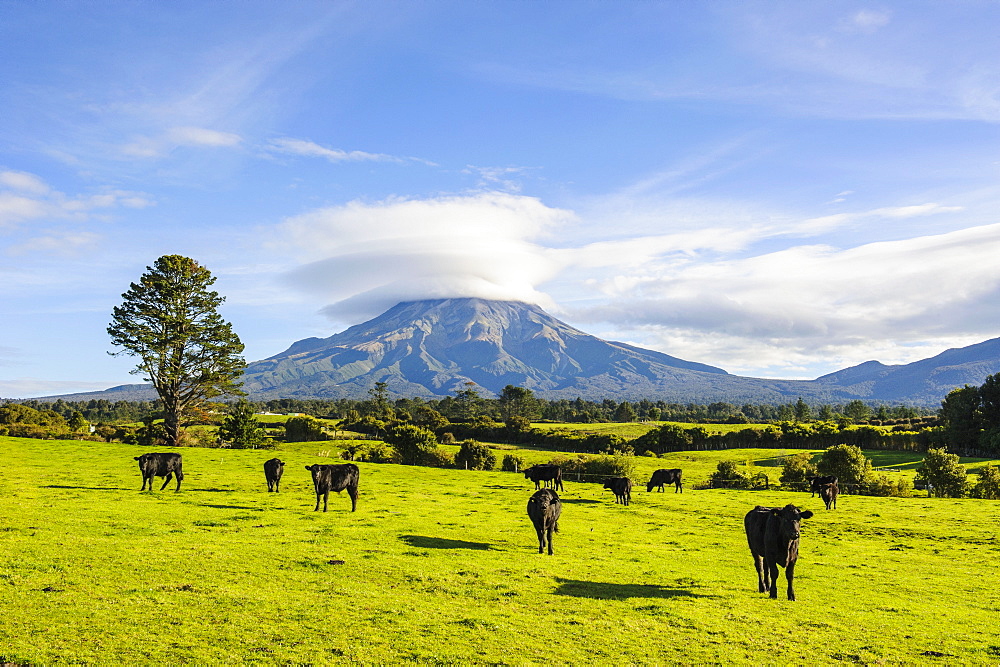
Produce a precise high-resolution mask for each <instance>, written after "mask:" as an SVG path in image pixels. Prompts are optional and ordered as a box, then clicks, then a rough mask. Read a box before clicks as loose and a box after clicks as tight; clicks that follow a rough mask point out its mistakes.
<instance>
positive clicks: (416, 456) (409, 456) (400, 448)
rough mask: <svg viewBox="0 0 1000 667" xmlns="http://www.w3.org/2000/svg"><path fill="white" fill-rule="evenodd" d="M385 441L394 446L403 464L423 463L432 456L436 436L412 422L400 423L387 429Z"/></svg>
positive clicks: (435, 446) (435, 447) (435, 445)
mask: <svg viewBox="0 0 1000 667" xmlns="http://www.w3.org/2000/svg"><path fill="white" fill-rule="evenodd" d="M385 441H386V442H388V443H389V444H390V445H392V446H393V447H395V448H396V453H397V454H399V459H400V462H401V463H403V464H404V465H411V466H417V465H423V464H425V463H428V462H429V461H431V460H432V459H433V458H434V451H435V450H436V449H437V444H438V442H437V438H436V437H435V436H434V432H433V431H429V430H428V429H426V428H421V427H420V426H414V425H413V424H400V425H399V426H395V427H393V428H391V429H390V430H389V432H388V433H387V434H386V436H385Z"/></svg>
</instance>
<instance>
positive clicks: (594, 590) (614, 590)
mask: <svg viewBox="0 0 1000 667" xmlns="http://www.w3.org/2000/svg"><path fill="white" fill-rule="evenodd" d="M556 581H557V582H559V587H558V588H556V590H555V593H556V595H569V596H571V597H576V598H591V599H594V600H624V599H626V598H660V599H670V598H679V597H688V598H707V597H712V596H711V595H705V594H704V593H695V592H694V591H692V590H690V589H688V588H680V587H676V588H668V587H666V586H660V585H658V584H612V583H608V582H604V581H579V580H576V579H562V578H559V577H556Z"/></svg>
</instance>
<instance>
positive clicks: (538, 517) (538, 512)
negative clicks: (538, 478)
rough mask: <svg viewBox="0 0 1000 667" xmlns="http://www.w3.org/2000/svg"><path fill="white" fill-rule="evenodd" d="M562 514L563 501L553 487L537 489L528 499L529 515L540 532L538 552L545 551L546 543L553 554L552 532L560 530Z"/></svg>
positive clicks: (550, 553) (536, 529)
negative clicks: (560, 516)
mask: <svg viewBox="0 0 1000 667" xmlns="http://www.w3.org/2000/svg"><path fill="white" fill-rule="evenodd" d="M560 514H562V501H561V500H559V494H557V493H556V492H555V491H554V490H552V489H541V490H539V491H535V493H534V494H532V496H531V498H529V499H528V516H529V517H530V518H531V523H532V524H534V526H535V532H536V533H538V553H542V552H544V551H545V545H546V544H548V547H549V555H550V556H551V555H552V533H554V532H555V533H558V532H559V515H560Z"/></svg>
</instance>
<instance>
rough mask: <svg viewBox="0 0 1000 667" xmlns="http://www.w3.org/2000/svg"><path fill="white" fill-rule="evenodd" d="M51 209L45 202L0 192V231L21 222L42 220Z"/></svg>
mask: <svg viewBox="0 0 1000 667" xmlns="http://www.w3.org/2000/svg"><path fill="white" fill-rule="evenodd" d="M48 210H49V207H48V206H47V205H46V204H45V202H42V201H39V200H37V199H31V198H30V197H22V196H20V195H15V194H11V193H9V192H0V229H3V228H5V227H13V226H14V225H16V224H17V223H19V222H24V221H25V220H32V219H34V218H40V217H42V216H44V215H45V214H46V212H47V211H48Z"/></svg>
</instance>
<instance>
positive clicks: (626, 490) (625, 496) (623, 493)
mask: <svg viewBox="0 0 1000 667" xmlns="http://www.w3.org/2000/svg"><path fill="white" fill-rule="evenodd" d="M604 488H605V489H611V490H612V491H613V492H614V494H615V502H616V503H621V504H622V505H628V504H629V502H630V501H631V500H632V480H630V479H629V478H628V477H612V478H611V479H608V480H606V481H605V482H604Z"/></svg>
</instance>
